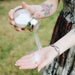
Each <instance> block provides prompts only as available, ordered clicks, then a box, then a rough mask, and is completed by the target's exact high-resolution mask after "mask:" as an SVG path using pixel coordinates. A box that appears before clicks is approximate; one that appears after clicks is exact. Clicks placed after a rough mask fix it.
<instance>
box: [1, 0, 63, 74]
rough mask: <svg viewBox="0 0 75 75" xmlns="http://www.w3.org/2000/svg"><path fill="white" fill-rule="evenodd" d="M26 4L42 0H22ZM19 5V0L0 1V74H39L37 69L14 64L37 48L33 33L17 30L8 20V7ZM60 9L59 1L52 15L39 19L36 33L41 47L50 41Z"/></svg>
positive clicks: (38, 2)
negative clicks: (23, 67)
mask: <svg viewBox="0 0 75 75" xmlns="http://www.w3.org/2000/svg"><path fill="white" fill-rule="evenodd" d="M24 1H25V2H26V3H28V4H40V3H42V2H43V1H44V0H24ZM18 5H21V0H20V1H18V0H16V1H10V2H7V1H6V2H5V1H3V2H0V75H39V73H38V72H37V70H19V69H18V67H15V66H14V64H15V62H16V60H18V59H19V58H20V57H22V56H24V55H26V54H29V53H31V52H33V51H36V50H37V46H36V44H35V40H34V36H33V33H31V32H29V31H28V30H27V31H22V32H17V31H16V30H15V29H14V27H13V26H11V25H10V24H9V22H8V12H9V10H10V9H12V8H14V7H16V6H18ZM61 9H62V2H60V5H59V8H58V11H57V12H56V13H55V15H53V16H52V17H49V18H46V19H42V20H40V22H41V24H40V28H39V29H38V32H37V33H38V35H39V37H40V41H41V43H42V45H43V47H45V46H47V45H48V44H49V42H50V39H51V35H52V32H53V28H54V25H55V22H56V20H57V17H58V15H59V13H60V11H61Z"/></svg>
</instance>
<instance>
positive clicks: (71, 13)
mask: <svg viewBox="0 0 75 75" xmlns="http://www.w3.org/2000/svg"><path fill="white" fill-rule="evenodd" d="M73 28H75V0H63V10H62V11H61V13H60V15H59V17H58V19H57V22H56V25H55V28H54V32H53V35H52V39H51V42H50V44H53V43H55V42H56V41H57V40H59V39H60V38H62V37H63V36H64V35H65V34H66V33H68V32H69V31H70V30H71V29H73ZM41 75H75V46H73V47H72V48H70V49H68V50H67V51H66V52H64V53H63V54H62V55H60V57H59V59H58V58H57V59H55V60H54V61H53V63H52V64H50V65H48V66H46V67H45V68H44V69H43V70H42V72H41Z"/></svg>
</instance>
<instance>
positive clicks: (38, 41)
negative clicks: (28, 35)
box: [34, 32, 42, 50]
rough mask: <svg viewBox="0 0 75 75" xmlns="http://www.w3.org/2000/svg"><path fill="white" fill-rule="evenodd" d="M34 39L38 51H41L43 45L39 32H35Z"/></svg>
mask: <svg viewBox="0 0 75 75" xmlns="http://www.w3.org/2000/svg"><path fill="white" fill-rule="evenodd" d="M34 37H35V41H36V45H37V47H38V49H39V50H40V49H41V48H42V45H41V43H40V40H39V37H38V34H37V32H34Z"/></svg>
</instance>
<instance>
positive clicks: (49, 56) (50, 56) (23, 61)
mask: <svg viewBox="0 0 75 75" xmlns="http://www.w3.org/2000/svg"><path fill="white" fill-rule="evenodd" d="M58 3H59V1H58V0H56V1H55V0H47V1H45V2H44V3H42V5H43V4H45V8H44V7H41V5H28V4H26V3H24V2H23V3H22V6H19V7H16V8H14V9H12V10H10V11H9V23H10V24H11V25H13V26H14V25H15V22H14V12H15V10H16V9H19V8H20V7H22V8H25V9H27V10H29V11H30V13H31V14H32V16H33V17H35V18H45V17H49V16H51V15H53V14H54V13H55V12H56V10H57V8H58ZM51 4H52V5H53V6H52V7H49V6H50V5H51ZM46 5H48V8H49V9H50V10H48V9H46ZM36 8H38V9H36ZM44 10H48V11H49V12H50V13H47V14H45V13H46V11H44ZM15 29H16V30H17V31H21V30H25V29H22V28H19V27H15ZM74 37H75V29H73V30H71V31H70V32H69V33H68V34H66V35H65V36H64V37H63V38H61V39H60V40H58V41H57V42H55V43H54V44H55V45H56V46H58V47H59V49H60V54H62V53H63V52H65V51H66V50H67V49H68V48H70V47H72V46H74V45H75V38H74ZM65 41H66V43H65ZM36 55H38V56H39V61H35V56H36ZM57 55H58V52H57V51H56V50H55V48H54V47H51V46H48V47H44V48H42V49H40V50H37V51H36V52H34V53H31V54H29V55H25V56H23V57H22V58H20V59H19V60H17V62H16V64H15V65H16V66H19V67H20V68H19V69H34V68H37V69H38V71H40V70H41V69H42V68H44V67H45V66H46V65H48V64H51V63H52V61H53V60H54V58H56V57H57ZM36 64H37V65H36Z"/></svg>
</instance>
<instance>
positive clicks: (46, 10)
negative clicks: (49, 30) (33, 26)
mask: <svg viewBox="0 0 75 75" xmlns="http://www.w3.org/2000/svg"><path fill="white" fill-rule="evenodd" d="M58 1H59V0H46V1H45V2H44V3H42V4H40V5H32V6H31V8H32V9H34V8H33V7H35V10H34V12H36V11H37V12H36V14H35V15H34V17H36V18H45V17H49V16H51V15H53V14H54V13H55V12H56V10H57V8H58V3H59V2H58Z"/></svg>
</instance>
